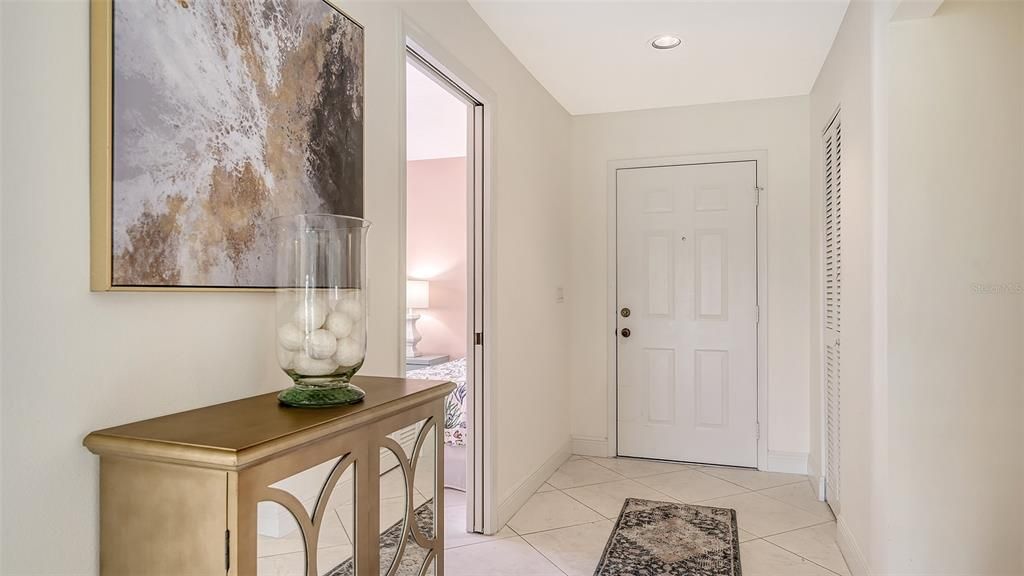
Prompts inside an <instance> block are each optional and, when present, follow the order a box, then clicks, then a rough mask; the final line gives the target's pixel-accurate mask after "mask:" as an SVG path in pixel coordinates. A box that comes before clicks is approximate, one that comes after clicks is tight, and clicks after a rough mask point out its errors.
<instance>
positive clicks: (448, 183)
mask: <svg viewBox="0 0 1024 576" xmlns="http://www.w3.org/2000/svg"><path fill="white" fill-rule="evenodd" d="M405 129H406V201H405V217H406V225H405V235H406V241H405V267H406V345H405V373H406V377H408V378H423V379H430V380H447V381H451V382H454V383H455V384H456V389H455V391H454V392H453V393H452V394H451V395H449V396H448V397H447V398H446V399H445V422H444V426H443V428H444V454H443V458H444V467H445V482H444V484H445V486H444V488H445V500H446V502H447V503H448V505H447V506H446V510H445V515H446V523H447V524H449V525H450V527H449V530H452V531H456V530H459V528H460V527H461V528H462V529H463V530H464V531H466V532H483V531H484V521H483V510H484V505H483V503H484V493H483V492H484V491H483V478H482V475H483V474H482V469H483V466H481V465H480V464H482V462H483V451H482V448H483V446H482V443H478V442H474V440H475V439H476V438H475V434H474V432H475V431H476V430H482V429H483V421H482V418H481V416H482V410H481V409H480V407H481V406H482V404H481V403H480V397H479V396H480V395H478V394H474V391H475V390H480V389H481V388H480V385H481V382H482V377H483V360H484V357H483V344H484V330H483V265H484V258H483V250H482V249H483V234H482V214H483V195H482V187H483V174H482V166H483V162H482V160H483V150H482V148H483V146H482V142H483V140H482V131H483V106H482V105H481V103H480V102H479V101H478V100H476V98H474V97H473V96H472V95H470V94H469V93H468V92H466V91H465V90H463V89H462V88H461V87H460V86H459V85H458V84H457V83H456V82H454V81H453V80H451V79H450V78H449V77H448V76H447V75H446V74H445V73H443V72H442V71H441V70H439V69H438V68H437V67H435V66H434V65H432V64H431V63H430V62H429V61H428V60H427V59H426V58H424V57H423V56H421V55H420V54H419V53H418V52H416V51H414V50H412V49H410V50H409V52H408V56H407V62H406V125H405ZM476 470H481V472H480V473H474V472H475V471H476ZM463 519H465V524H464V525H463V523H462V520H463Z"/></svg>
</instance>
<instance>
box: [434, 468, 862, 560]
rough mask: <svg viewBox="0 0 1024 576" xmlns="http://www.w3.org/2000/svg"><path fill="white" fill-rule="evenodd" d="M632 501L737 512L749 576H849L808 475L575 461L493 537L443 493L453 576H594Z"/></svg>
mask: <svg viewBox="0 0 1024 576" xmlns="http://www.w3.org/2000/svg"><path fill="white" fill-rule="evenodd" d="M627 497H635V498H646V499H649V500H663V501H666V502H686V503H690V504H698V503H699V504H704V505H708V506H722V507H728V508H733V509H735V510H736V512H737V518H738V521H739V528H740V542H741V544H740V558H741V561H742V564H743V574H744V576H790V575H792V576H800V575H808V576H849V574H850V571H849V569H848V568H847V567H846V563H845V562H844V561H843V557H842V555H841V554H840V553H839V548H838V547H837V546H836V543H835V519H834V518H833V517H832V513H831V512H830V511H829V509H828V507H827V506H826V505H824V504H822V503H821V502H818V501H817V499H816V498H815V497H814V492H813V490H812V489H811V486H810V483H808V481H807V478H806V477H805V476H798V475H794V474H778V473H771V472H757V471H755V470H745V469H739V468H722V467H712V466H697V465H688V464H672V463H667V462H652V461H647V460H635V459H629V458H591V457H581V456H573V457H572V458H571V459H570V460H569V461H568V462H566V463H565V464H563V465H562V467H561V468H559V469H558V470H557V471H556V472H555V473H554V474H552V475H551V478H550V479H548V482H547V483H546V484H544V485H543V486H542V487H541V488H540V489H539V490H538V491H537V493H536V494H534V495H533V496H532V497H531V498H530V500H529V501H527V503H526V504H525V505H524V506H523V508H522V509H521V510H520V511H519V512H518V513H517V514H516V515H515V516H514V517H513V518H512V519H511V520H510V521H509V523H508V525H507V526H506V527H504V528H502V530H501V531H500V532H498V534H496V535H494V536H483V535H481V534H466V533H465V517H466V507H465V498H464V497H463V495H462V494H461V493H459V492H455V491H451V490H446V491H445V507H446V510H445V539H446V540H445V548H446V549H447V550H446V551H445V574H446V575H447V576H484V575H492V574H515V575H520V576H534V575H536V576H541V575H547V574H551V575H553V576H590V575H591V574H593V573H594V568H595V567H596V566H597V561H598V560H599V559H600V557H601V553H602V552H603V551H604V546H605V543H606V542H607V541H608V536H609V535H610V534H611V531H612V526H613V525H614V524H615V520H616V519H617V518H618V514H619V510H620V509H621V507H622V504H623V502H624V500H625V499H626V498H627Z"/></svg>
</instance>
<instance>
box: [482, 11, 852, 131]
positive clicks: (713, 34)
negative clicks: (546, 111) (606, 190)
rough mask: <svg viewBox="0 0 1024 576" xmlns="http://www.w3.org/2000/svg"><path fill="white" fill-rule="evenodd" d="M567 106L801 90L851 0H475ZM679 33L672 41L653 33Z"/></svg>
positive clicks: (579, 108)
mask: <svg viewBox="0 0 1024 576" xmlns="http://www.w3.org/2000/svg"><path fill="white" fill-rule="evenodd" d="M470 3H471V4H472V6H473V8H474V9H475V10H476V12H477V13H478V14H479V15H480V17H481V18H483V19H484V21H485V22H487V24H488V25H489V26H490V27H491V29H492V30H494V32H495V33H496V34H497V35H498V37H499V38H501V40H502V41H503V42H504V43H505V45H506V46H508V48H509V49H510V50H511V51H512V52H513V53H514V54H515V55H516V57H517V58H519V60H520V61H521V62H522V63H523V64H524V65H525V66H526V68H527V69H529V70H530V72H531V73H532V74H533V75H534V77H536V78H537V80H538V81H540V83H541V84H543V85H544V87H545V88H547V89H548V91H549V92H551V94H552V95H553V96H554V97H555V98H556V99H557V100H558V101H559V102H560V103H561V104H562V105H563V106H564V107H565V108H566V110H568V111H569V112H570V113H571V114H593V113H600V112H618V111H623V110H642V109H646V108H662V107H667V106H684V105H690V104H707V103H711V102H730V101H735V100H753V99H758V98H775V97H782V96H794V95H802V94H807V93H809V92H810V90H811V87H812V85H813V84H814V80H815V78H817V76H818V71H819V70H820V69H821V65H822V63H823V62H824V61H825V57H826V56H827V55H828V51H829V48H830V47H831V46H832V41H833V39H835V35H836V31H837V30H838V29H839V24H840V23H841V22H842V19H843V15H844V14H845V13H846V6H847V4H848V0H809V1H808V0H805V1H781V0H780V1H776V0H755V1H750V0H747V1H744V2H733V1H728V0H708V1H703V2H698V1H691V0H676V1H668V2H626V1H621V0H620V1H612V2H608V1H603V2H597V1H565V0H550V1H546V2H535V1H534V2H531V1H525V0H502V1H495V0H470ZM661 34H673V35H676V36H679V37H680V38H682V40H683V44H682V46H680V47H678V48H676V49H674V50H655V49H654V48H652V47H651V45H650V40H651V39H652V38H654V37H655V36H659V35H661Z"/></svg>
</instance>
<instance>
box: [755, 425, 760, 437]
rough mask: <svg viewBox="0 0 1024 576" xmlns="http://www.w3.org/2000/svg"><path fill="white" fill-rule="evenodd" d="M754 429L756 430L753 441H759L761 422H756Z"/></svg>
mask: <svg viewBox="0 0 1024 576" xmlns="http://www.w3.org/2000/svg"><path fill="white" fill-rule="evenodd" d="M755 428H756V430H757V432H756V435H757V436H756V438H755V440H760V439H761V422H760V421H758V422H757V426H756V427H755Z"/></svg>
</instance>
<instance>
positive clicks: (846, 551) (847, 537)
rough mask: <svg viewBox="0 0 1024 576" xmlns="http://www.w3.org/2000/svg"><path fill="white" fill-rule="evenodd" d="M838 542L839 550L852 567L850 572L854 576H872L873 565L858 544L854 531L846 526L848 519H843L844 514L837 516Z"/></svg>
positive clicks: (849, 566) (847, 564) (847, 563)
mask: <svg viewBox="0 0 1024 576" xmlns="http://www.w3.org/2000/svg"><path fill="white" fill-rule="evenodd" d="M836 543H837V544H839V551H840V552H842V553H843V558H844V559H845V560H846V566H847V567H848V568H849V569H850V574H852V575H853V576H871V566H870V565H869V564H868V560H867V558H866V557H865V556H864V553H863V552H861V550H860V546H858V545H857V540H856V539H855V538H854V537H853V533H851V532H850V529H849V527H847V526H846V521H844V520H843V516H842V515H839V516H838V517H837V518H836Z"/></svg>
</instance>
